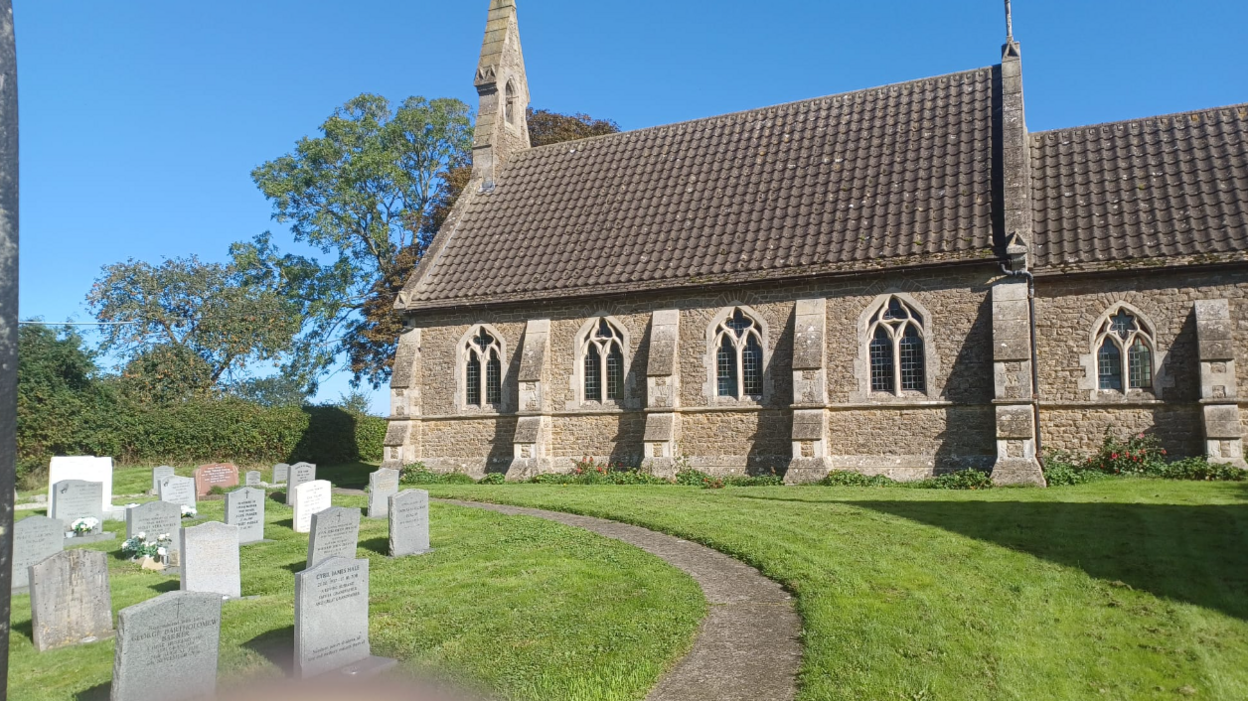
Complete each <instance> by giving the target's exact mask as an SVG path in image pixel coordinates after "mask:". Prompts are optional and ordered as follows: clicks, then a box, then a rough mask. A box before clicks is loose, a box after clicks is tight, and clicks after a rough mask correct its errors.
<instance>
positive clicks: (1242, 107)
mask: <svg viewBox="0 0 1248 701" xmlns="http://www.w3.org/2000/svg"><path fill="white" fill-rule="evenodd" d="M1224 110H1239V111H1240V114H1239V117H1240V118H1241V119H1248V102H1238V103H1235V104H1230V105H1222V106H1220V107H1205V108H1203V109H1195V110H1187V111H1186V112H1171V113H1170V114H1157V115H1152V116H1150V117H1136V118H1134V119H1122V120H1118V121H1113V122H1098V123H1096V124H1083V125H1080V126H1074V127H1061V128H1058V129H1049V130H1046V131H1033V132H1031V134H1029V135H1028V136H1049V135H1052V134H1059V133H1061V132H1071V131H1081V130H1083V129H1101V128H1104V127H1117V126H1130V125H1133V124H1146V123H1148V122H1153V121H1158V120H1162V119H1175V118H1176V117H1188V116H1192V115H1197V114H1210V113H1213V112H1222V111H1224Z"/></svg>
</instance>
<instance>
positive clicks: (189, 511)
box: [182, 504, 199, 518]
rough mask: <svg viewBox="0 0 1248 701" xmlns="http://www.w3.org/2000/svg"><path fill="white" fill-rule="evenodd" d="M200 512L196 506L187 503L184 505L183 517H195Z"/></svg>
mask: <svg viewBox="0 0 1248 701" xmlns="http://www.w3.org/2000/svg"><path fill="white" fill-rule="evenodd" d="M198 513H199V512H198V511H196V510H195V507H194V506H187V505H186V504H183V505H182V518H194V517H195V515H196V514H198Z"/></svg>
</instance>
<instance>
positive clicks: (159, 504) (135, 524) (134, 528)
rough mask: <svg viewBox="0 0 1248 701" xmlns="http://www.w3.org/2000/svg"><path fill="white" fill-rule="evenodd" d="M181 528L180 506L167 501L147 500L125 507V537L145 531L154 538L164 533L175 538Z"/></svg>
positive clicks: (150, 537)
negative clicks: (143, 502) (144, 502)
mask: <svg viewBox="0 0 1248 701" xmlns="http://www.w3.org/2000/svg"><path fill="white" fill-rule="evenodd" d="M180 528H182V507H181V506H179V505H177V504H171V503H169V502H167V501H149V502H147V503H146V504H139V505H138V506H134V507H131V508H129V509H126V538H133V537H134V536H135V535H137V534H139V533H146V534H147V536H148V538H149V539H155V538H156V537H158V536H160V535H164V534H166V533H168V534H169V536H170V537H171V538H174V539H175V540H176V539H177V537H178V529H180Z"/></svg>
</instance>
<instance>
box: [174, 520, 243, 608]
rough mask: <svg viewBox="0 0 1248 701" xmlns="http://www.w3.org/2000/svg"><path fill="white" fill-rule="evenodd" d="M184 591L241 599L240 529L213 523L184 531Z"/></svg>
mask: <svg viewBox="0 0 1248 701" xmlns="http://www.w3.org/2000/svg"><path fill="white" fill-rule="evenodd" d="M181 551H182V591H198V592H206V593H211V594H218V595H220V596H223V597H224V596H228V597H231V598H234V599H237V598H239V597H240V596H242V581H241V576H240V572H239V565H238V526H227V525H225V524H224V523H218V522H216V521H212V522H210V523H205V524H204V525H202V526H194V527H192V528H183V529H182V547H181Z"/></svg>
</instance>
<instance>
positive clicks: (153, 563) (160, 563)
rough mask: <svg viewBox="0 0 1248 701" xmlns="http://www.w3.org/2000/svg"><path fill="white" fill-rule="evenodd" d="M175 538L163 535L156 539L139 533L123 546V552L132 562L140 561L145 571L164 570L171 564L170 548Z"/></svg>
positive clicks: (166, 534)
mask: <svg viewBox="0 0 1248 701" xmlns="http://www.w3.org/2000/svg"><path fill="white" fill-rule="evenodd" d="M172 543H173V538H172V536H170V535H169V534H168V533H162V534H160V535H158V536H156V537H155V538H148V537H147V534H146V533H144V532H142V531H139V532H138V533H136V534H135V535H134V537H133V538H128V539H127V540H126V542H124V543H122V544H121V551H122V552H123V553H125V554H127V555H129V556H130V560H131V562H133V561H136V560H139V561H140V564H141V565H142V566H143V569H145V570H163V569H164V568H165V567H166V566H167V565H168V564H169V546H170V544H172Z"/></svg>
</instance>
